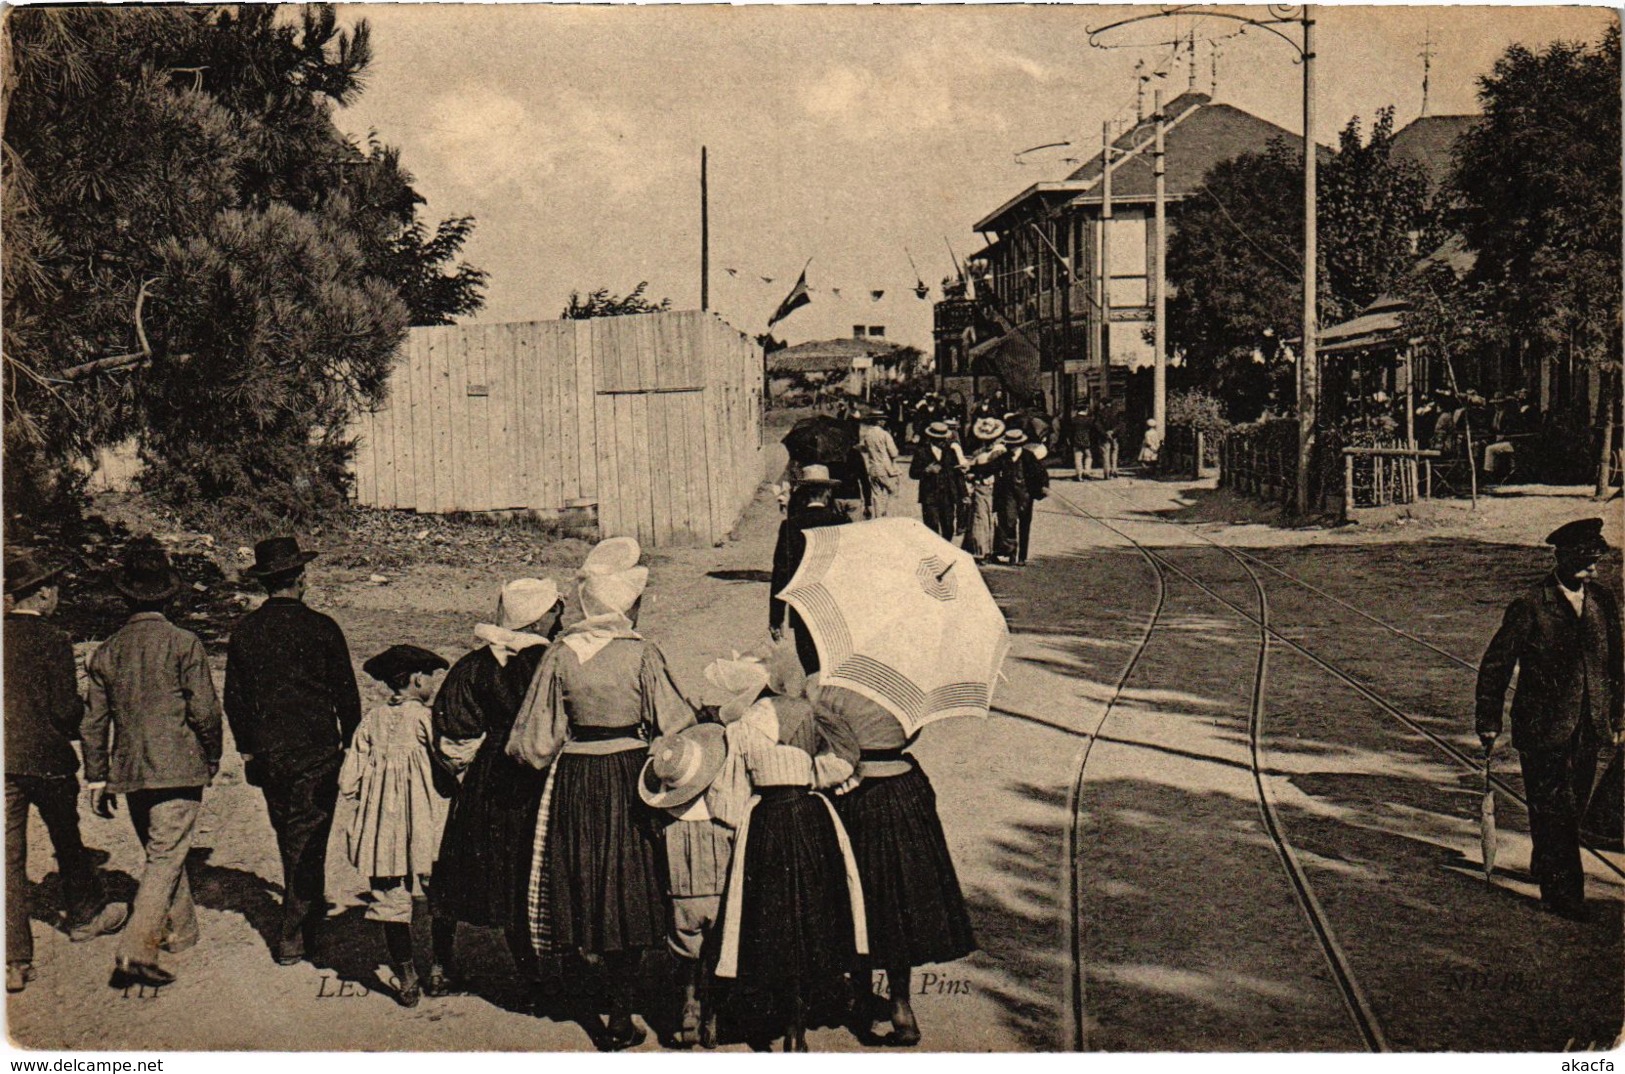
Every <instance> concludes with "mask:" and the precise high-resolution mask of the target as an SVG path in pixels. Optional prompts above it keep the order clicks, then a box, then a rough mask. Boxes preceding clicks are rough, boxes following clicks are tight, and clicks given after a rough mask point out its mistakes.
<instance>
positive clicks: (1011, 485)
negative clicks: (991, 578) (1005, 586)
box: [993, 429, 1049, 567]
mask: <svg viewBox="0 0 1625 1074" xmlns="http://www.w3.org/2000/svg"><path fill="white" fill-rule="evenodd" d="M1003 443H1004V446H1005V448H1006V453H1005V455H1004V457H1003V458H1001V459H1000V460H999V462H998V469H997V470H995V471H994V476H993V512H994V515H995V516H996V517H997V519H998V530H997V533H996V535H995V536H994V540H993V552H994V555H993V561H994V562H995V563H999V562H1003V563H1008V564H1010V565H1011V566H1013V567H1025V566H1026V565H1027V545H1028V542H1029V539H1030V538H1031V535H1032V530H1033V503H1034V501H1036V500H1042V499H1043V498H1044V497H1046V496H1048V495H1049V471H1048V470H1046V469H1045V468H1044V464H1043V463H1042V462H1041V461H1039V458H1038V456H1037V455H1036V454H1035V453H1034V451H1033V448H1032V445H1031V442H1030V440H1029V439H1028V436H1027V434H1026V433H1025V432H1024V431H1022V430H1021V429H1007V430H1005V433H1004V440H1003Z"/></svg>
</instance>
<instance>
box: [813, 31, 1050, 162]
mask: <svg viewBox="0 0 1625 1074" xmlns="http://www.w3.org/2000/svg"><path fill="white" fill-rule="evenodd" d="M1056 77H1057V75H1056V73H1055V72H1054V71H1053V70H1051V69H1050V68H1049V67H1046V66H1045V65H1043V64H1041V63H1039V62H1038V61H1036V60H1033V59H1030V58H1028V57H1026V56H1022V55H1020V54H1018V53H1014V52H1009V51H1005V50H1000V49H989V48H984V47H980V46H977V45H975V44H972V43H967V42H960V41H935V42H932V43H931V44H929V45H927V46H925V47H924V48H921V49H918V50H915V51H913V52H910V53H909V54H908V55H906V56H902V57H900V58H898V59H896V60H893V61H888V62H887V63H886V65H885V66H884V67H880V68H876V67H871V66H858V65H855V64H851V63H840V64H832V65H829V66H827V67H825V68H823V69H822V70H821V71H819V72H817V73H816V74H814V75H813V76H812V77H811V78H810V79H808V80H806V81H804V82H803V83H802V85H801V87H800V89H799V93H798V97H799V101H800V104H801V107H802V109H803V111H804V112H805V113H806V114H807V116H808V118H810V119H812V120H813V121H814V122H817V123H820V124H823V125H825V126H828V127H835V128H840V129H842V130H845V131H847V132H849V133H851V134H854V135H858V136H862V137H871V138H872V137H883V136H886V135H888V134H895V133H896V132H897V131H898V129H899V128H907V129H909V130H912V131H915V132H931V131H938V130H944V129H947V128H953V127H959V128H962V127H966V126H971V127H978V128H984V129H985V128H990V127H991V128H993V129H998V130H1002V129H1004V127H1005V126H1006V121H1005V118H1004V116H1003V115H1001V114H1000V113H998V112H996V111H989V110H987V109H985V108H977V107H972V106H969V105H967V104H965V103H963V102H965V101H966V100H967V99H969V98H971V97H972V96H973V94H972V93H970V92H967V91H968V90H969V89H970V88H971V87H975V88H976V89H977V90H979V91H980V92H978V93H977V94H975V95H974V96H981V97H984V98H985V96H986V87H987V85H988V84H989V83H992V82H1009V83H1017V84H1021V85H1027V84H1031V83H1038V84H1044V83H1048V82H1051V81H1054V80H1055V79H1056Z"/></svg>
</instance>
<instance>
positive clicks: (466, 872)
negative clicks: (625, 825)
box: [429, 735, 547, 929]
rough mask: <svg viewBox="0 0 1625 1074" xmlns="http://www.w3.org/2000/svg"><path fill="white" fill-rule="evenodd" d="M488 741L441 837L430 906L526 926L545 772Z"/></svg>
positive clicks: (500, 739) (477, 920)
mask: <svg viewBox="0 0 1625 1074" xmlns="http://www.w3.org/2000/svg"><path fill="white" fill-rule="evenodd" d="M505 745H506V736H502V735H493V736H488V737H487V739H486V740H485V742H483V743H481V745H480V749H479V752H478V753H476V754H475V755H474V760H473V762H472V763H471V764H470V765H469V766H468V773H467V774H466V775H465V776H464V777H463V783H462V786H461V787H460V788H458V790H457V793H456V795H455V797H453V798H452V800H451V810H450V812H449V813H448V814H447V816H446V829H445V832H444V834H442V836H441V838H440V856H439V858H438V859H437V860H436V861H435V866H434V883H433V884H432V885H431V886H430V888H429V907H430V909H431V911H432V912H433V913H434V915H435V916H436V917H440V918H450V919H452V920H455V921H463V922H466V923H468V924H470V925H478V926H481V927H484V928H504V929H505V928H513V927H521V928H522V927H523V926H524V924H525V891H526V888H527V887H528V886H529V884H530V859H531V852H532V844H533V843H534V842H535V839H536V809H537V806H538V805H539V804H540V802H541V799H542V788H543V787H544V786H546V784H547V773H546V772H545V771H544V772H538V771H536V770H535V769H534V768H531V767H530V766H529V765H525V764H521V763H520V762H518V761H515V760H514V759H513V758H511V757H509V756H508V755H507V754H506V753H505V752H504V747H505Z"/></svg>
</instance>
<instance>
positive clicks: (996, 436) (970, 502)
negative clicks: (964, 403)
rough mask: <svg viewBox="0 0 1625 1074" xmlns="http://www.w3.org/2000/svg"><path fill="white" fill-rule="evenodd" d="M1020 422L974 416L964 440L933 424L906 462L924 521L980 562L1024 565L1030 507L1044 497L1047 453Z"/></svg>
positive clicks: (1013, 417)
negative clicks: (959, 539)
mask: <svg viewBox="0 0 1625 1074" xmlns="http://www.w3.org/2000/svg"><path fill="white" fill-rule="evenodd" d="M1019 422H1020V415H1018V414H1008V415H1006V416H1005V417H1003V418H995V417H992V416H983V417H979V418H977V419H975V420H974V421H973V422H972V423H971V428H970V435H969V436H968V437H965V438H964V439H963V440H962V439H961V437H960V431H959V430H958V429H956V428H954V426H953V424H951V423H950V422H947V421H939V422H933V423H932V424H930V425H928V426H926V429H925V440H924V441H923V442H922V443H921V445H920V446H919V447H918V448H917V449H916V450H915V452H914V457H913V458H912V459H911V460H910V465H909V476H910V477H912V478H913V479H914V480H915V481H916V482H918V484H919V499H920V517H921V519H922V520H923V521H924V522H925V524H926V526H928V527H929V528H930V529H932V530H933V531H935V532H936V533H937V534H938V535H940V536H941V537H942V539H943V540H945V541H953V540H955V539H956V538H962V546H963V547H964V549H965V550H966V551H967V552H970V553H971V554H972V555H973V556H974V557H975V558H976V561H977V562H978V563H981V562H989V561H991V562H993V563H1002V564H1007V565H1010V566H1017V567H1020V566H1025V565H1026V563H1027V551H1028V542H1029V538H1030V535H1031V532H1032V519H1033V504H1034V503H1035V502H1036V501H1038V500H1042V499H1043V498H1044V497H1046V496H1047V495H1049V472H1048V469H1047V468H1046V467H1045V465H1044V458H1045V456H1046V454H1047V448H1046V447H1045V446H1044V444H1043V443H1042V442H1041V441H1036V442H1035V440H1034V438H1033V437H1032V435H1031V434H1030V433H1029V432H1028V430H1027V429H1026V428H1025V427H1023V425H1022V424H1020V423H1019Z"/></svg>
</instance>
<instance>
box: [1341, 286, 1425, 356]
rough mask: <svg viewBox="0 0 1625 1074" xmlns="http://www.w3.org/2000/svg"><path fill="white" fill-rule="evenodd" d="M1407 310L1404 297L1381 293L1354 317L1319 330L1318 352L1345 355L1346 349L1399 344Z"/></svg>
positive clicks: (1403, 332) (1402, 336) (1363, 348)
mask: <svg viewBox="0 0 1625 1074" xmlns="http://www.w3.org/2000/svg"><path fill="white" fill-rule="evenodd" d="M1409 309H1410V303H1409V302H1406V301H1405V300H1404V299H1402V298H1395V297H1393V296H1392V295H1383V296H1382V297H1380V298H1378V299H1377V300H1376V301H1375V302H1373V303H1371V305H1369V306H1367V307H1366V308H1365V309H1364V310H1362V311H1360V315H1359V316H1358V317H1355V318H1354V319H1352V320H1348V321H1344V322H1343V323H1342V324H1338V325H1333V326H1332V327H1330V328H1328V329H1325V330H1324V331H1323V332H1321V333H1320V353H1321V354H1323V355H1325V354H1346V353H1348V352H1350V351H1360V350H1373V349H1376V348H1398V347H1403V346H1404V345H1405V323H1404V317H1405V313H1406V311H1408V310H1409Z"/></svg>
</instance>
